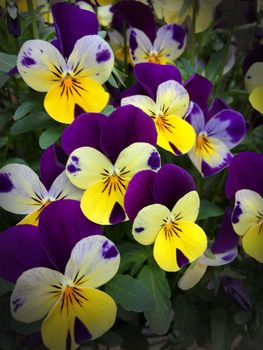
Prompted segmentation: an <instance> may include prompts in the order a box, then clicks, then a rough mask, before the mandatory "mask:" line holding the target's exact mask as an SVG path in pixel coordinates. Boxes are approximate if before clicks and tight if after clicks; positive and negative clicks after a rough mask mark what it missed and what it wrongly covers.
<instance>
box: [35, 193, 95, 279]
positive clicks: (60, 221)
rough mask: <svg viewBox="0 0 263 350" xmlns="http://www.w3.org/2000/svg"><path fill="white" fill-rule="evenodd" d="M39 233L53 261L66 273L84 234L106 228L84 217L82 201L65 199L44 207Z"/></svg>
mask: <svg viewBox="0 0 263 350" xmlns="http://www.w3.org/2000/svg"><path fill="white" fill-rule="evenodd" d="M39 232H40V240H41V242H42V244H43V246H44V247H45V249H46V252H47V254H48V256H49V259H50V261H52V263H53V264H54V265H55V266H56V268H57V269H58V270H59V271H61V272H62V273H63V272H64V269H65V266H66V264H67V262H68V259H69V257H70V254H71V251H72V249H73V247H74V246H75V245H76V243H77V242H78V241H80V240H81V239H82V238H84V237H88V236H91V235H98V234H102V228H101V226H99V225H97V224H95V223H93V222H91V221H89V220H88V219H87V218H86V217H85V216H84V214H83V213H82V211H81V209H80V203H79V202H78V201H74V200H65V199H64V200H61V201H55V202H52V203H50V204H49V205H48V206H47V207H46V208H45V209H44V211H43V212H42V214H41V215H40V220H39Z"/></svg>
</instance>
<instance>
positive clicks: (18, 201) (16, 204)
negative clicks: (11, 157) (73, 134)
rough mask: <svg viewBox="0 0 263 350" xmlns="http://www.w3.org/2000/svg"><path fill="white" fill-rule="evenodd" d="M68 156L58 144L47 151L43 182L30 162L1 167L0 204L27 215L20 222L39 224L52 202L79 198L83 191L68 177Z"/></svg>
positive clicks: (43, 157) (14, 211) (43, 161)
mask: <svg viewBox="0 0 263 350" xmlns="http://www.w3.org/2000/svg"><path fill="white" fill-rule="evenodd" d="M57 156H58V157H59V158H60V161H61V163H60V162H59V158H57ZM66 159H67V158H66V155H65V154H64V153H63V150H61V149H60V148H59V147H58V146H51V147H49V148H48V149H47V150H45V151H44V152H43V154H42V156H41V163H40V178H41V181H40V179H39V177H38V175H37V174H36V173H35V172H34V171H33V170H32V169H31V168H30V167H28V166H27V165H24V164H8V165H5V166H4V167H3V168H2V169H0V206H1V207H2V208H3V209H5V210H8V211H10V212H12V213H15V214H21V215H26V217H25V218H24V219H22V221H20V223H19V224H31V225H37V224H38V220H39V216H40V214H41V212H42V210H43V209H44V208H45V207H46V206H47V205H49V203H51V202H53V201H57V200H61V199H75V200H80V198H81V196H82V193H83V192H82V191H81V190H80V189H79V188H77V187H76V186H74V185H72V183H71V182H70V181H69V180H68V178H67V176H66V173H65V165H64V164H65V163H66ZM63 163H64V164H63Z"/></svg>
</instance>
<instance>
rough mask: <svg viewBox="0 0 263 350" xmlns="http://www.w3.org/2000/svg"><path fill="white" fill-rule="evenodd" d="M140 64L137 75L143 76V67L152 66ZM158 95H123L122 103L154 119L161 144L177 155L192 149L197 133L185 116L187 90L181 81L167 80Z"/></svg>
mask: <svg viewBox="0 0 263 350" xmlns="http://www.w3.org/2000/svg"><path fill="white" fill-rule="evenodd" d="M139 66H140V67H139ZM139 66H136V67H135V76H136V77H137V78H138V77H139V79H140V72H141V70H142V69H143V68H144V67H145V69H147V67H149V66H148V65H146V64H141V65H139ZM137 67H138V68H137ZM149 70H150V69H149ZM155 72H156V73H158V74H160V75H161V74H162V67H161V66H158V67H157V68H156V69H155ZM155 79H156V78H155ZM155 96H156V97H154V99H153V98H151V97H149V96H146V95H133V96H128V97H124V98H123V99H122V100H121V105H122V106H125V105H133V106H135V107H138V108H140V109H141V110H143V111H144V112H145V113H146V114H148V115H149V117H151V118H152V119H153V121H154V123H155V127H156V131H157V134H158V137H157V145H158V146H160V147H162V148H164V149H165V150H167V151H169V152H172V153H174V154H176V155H180V154H184V153H187V152H189V151H190V149H191V148H192V147H193V145H194V142H195V132H194V129H193V127H192V126H191V125H190V124H189V123H188V122H187V121H185V120H184V119H183V118H184V116H185V115H186V112H187V110H188V108H189V95H188V93H187V91H186V89H185V88H184V87H183V86H182V85H181V84H180V83H179V82H178V81H175V80H167V81H165V82H162V83H160V84H159V85H158V86H157V91H156V95H155Z"/></svg>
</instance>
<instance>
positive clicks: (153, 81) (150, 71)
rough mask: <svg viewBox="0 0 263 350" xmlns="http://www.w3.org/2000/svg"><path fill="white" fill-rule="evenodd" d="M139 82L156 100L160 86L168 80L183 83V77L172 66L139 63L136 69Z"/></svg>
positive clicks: (135, 72) (135, 73)
mask: <svg viewBox="0 0 263 350" xmlns="http://www.w3.org/2000/svg"><path fill="white" fill-rule="evenodd" d="M134 75H135V77H136V79H137V81H138V82H139V83H140V84H141V85H142V86H143V88H144V89H145V91H146V93H147V94H148V95H149V96H150V97H151V98H152V99H153V100H155V99H156V91H157V89H158V86H159V85H160V84H162V83H163V82H165V81H167V80H176V81H178V82H179V83H181V82H182V76H181V73H180V71H179V69H178V68H176V67H175V66H172V65H161V64H156V63H146V62H145V63H138V64H136V66H135V68H134Z"/></svg>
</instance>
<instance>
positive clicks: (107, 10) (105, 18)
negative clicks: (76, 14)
mask: <svg viewBox="0 0 263 350" xmlns="http://www.w3.org/2000/svg"><path fill="white" fill-rule="evenodd" d="M76 6H78V7H79V8H81V9H82V10H86V11H91V12H94V13H95V10H94V8H93V7H92V6H91V4H89V3H87V2H85V1H77V2H76ZM96 11H97V17H98V21H99V24H100V25H101V26H104V27H107V26H109V25H110V23H111V21H112V17H113V13H112V12H111V5H104V6H97V8H96Z"/></svg>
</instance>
